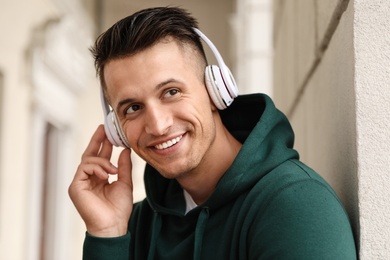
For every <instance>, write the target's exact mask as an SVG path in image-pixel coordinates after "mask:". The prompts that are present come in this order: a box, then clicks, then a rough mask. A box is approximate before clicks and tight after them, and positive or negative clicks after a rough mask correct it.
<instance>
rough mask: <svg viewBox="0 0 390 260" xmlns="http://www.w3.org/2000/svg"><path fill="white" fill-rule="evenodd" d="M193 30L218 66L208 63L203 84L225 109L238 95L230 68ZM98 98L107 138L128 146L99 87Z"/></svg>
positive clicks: (216, 101) (203, 38)
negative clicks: (205, 45) (211, 53)
mask: <svg viewBox="0 0 390 260" xmlns="http://www.w3.org/2000/svg"><path fill="white" fill-rule="evenodd" d="M193 29H194V31H195V32H196V33H197V34H198V35H199V36H200V37H201V38H202V40H203V41H204V42H206V43H207V45H208V46H209V48H210V49H211V51H212V52H213V54H214V56H215V58H216V59H217V62H218V66H216V65H208V66H207V67H206V70H205V84H206V88H207V91H208V93H209V95H210V98H211V100H212V101H213V103H214V105H215V106H216V107H217V108H218V109H219V110H223V109H226V108H227V107H228V106H230V105H231V104H232V103H233V100H234V98H236V97H237V96H238V88H237V84H236V81H235V80H234V77H233V75H232V73H231V72H230V69H229V68H228V67H227V66H226V64H225V62H224V61H223V59H222V56H221V54H220V53H219V52H218V50H217V48H216V47H215V45H214V44H213V43H212V42H211V41H210V40H209V39H208V38H207V37H206V35H204V34H203V33H202V32H201V31H200V30H199V29H197V28H193ZM100 99H101V103H102V107H103V113H104V129H105V132H106V135H107V138H108V140H109V141H110V142H111V143H112V144H113V145H114V146H117V147H119V146H121V147H127V148H130V145H129V143H128V142H127V139H126V135H125V134H124V133H123V131H122V127H121V126H120V124H119V120H118V118H117V115H116V113H115V112H114V110H113V109H111V108H110V106H109V104H108V102H107V101H106V99H105V98H104V93H103V89H102V88H100Z"/></svg>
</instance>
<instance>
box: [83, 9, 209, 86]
mask: <svg viewBox="0 0 390 260" xmlns="http://www.w3.org/2000/svg"><path fill="white" fill-rule="evenodd" d="M194 27H195V28H197V27H198V22H197V21H196V19H195V18H194V17H192V16H191V14H190V13H188V12H187V11H186V10H184V9H181V8H178V7H154V8H148V9H144V10H141V11H138V12H136V13H134V14H132V15H130V16H128V17H126V18H123V19H122V20H120V21H118V22H117V23H115V24H114V25H113V26H112V27H111V28H109V29H108V30H107V31H106V32H104V33H103V34H101V35H100V36H99V37H98V38H97V40H96V42H95V45H94V46H93V47H92V48H91V49H90V51H91V53H92V55H93V57H94V59H95V68H96V73H97V75H98V76H99V79H100V83H101V85H102V87H103V90H104V91H105V90H106V85H105V81H104V66H105V65H106V64H107V62H109V61H111V60H114V59H120V58H124V57H128V56H131V55H134V54H136V53H138V52H140V51H142V50H145V49H146V48H149V47H152V46H153V45H154V44H156V43H158V42H159V41H161V40H163V39H164V38H166V37H168V36H170V37H172V38H173V39H174V40H176V41H177V42H178V43H179V44H180V45H182V46H184V45H185V44H187V45H189V46H191V47H193V48H194V49H195V50H197V52H198V53H199V54H200V56H201V58H202V59H203V61H204V63H205V64H206V55H205V53H204V50H203V47H202V43H201V41H200V38H199V36H198V35H197V34H196V32H195V31H194V30H193V28H194Z"/></svg>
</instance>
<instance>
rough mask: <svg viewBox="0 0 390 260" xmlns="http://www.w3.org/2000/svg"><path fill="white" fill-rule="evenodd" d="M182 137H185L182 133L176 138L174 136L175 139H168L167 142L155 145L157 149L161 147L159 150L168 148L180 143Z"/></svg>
mask: <svg viewBox="0 0 390 260" xmlns="http://www.w3.org/2000/svg"><path fill="white" fill-rule="evenodd" d="M182 137H183V136H182V135H181V136H179V137H176V138H174V139H172V140H169V141H167V142H165V143H162V144H158V145H156V146H154V147H155V148H156V149H159V150H162V149H167V148H169V147H171V146H172V145H174V144H176V143H178V142H179V141H180V140H181V138H182Z"/></svg>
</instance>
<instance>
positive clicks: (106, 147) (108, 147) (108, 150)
mask: <svg viewBox="0 0 390 260" xmlns="http://www.w3.org/2000/svg"><path fill="white" fill-rule="evenodd" d="M112 149H113V145H112V144H111V143H110V141H109V140H108V139H107V138H105V139H104V141H103V145H102V148H101V150H100V152H99V157H103V158H106V159H107V160H110V158H111V155H112Z"/></svg>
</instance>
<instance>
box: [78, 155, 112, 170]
mask: <svg viewBox="0 0 390 260" xmlns="http://www.w3.org/2000/svg"><path fill="white" fill-rule="evenodd" d="M84 164H96V165H99V166H100V167H102V168H103V169H104V170H105V171H107V173H109V174H117V173H118V169H117V167H115V165H113V164H112V163H111V162H110V161H109V160H108V159H106V158H101V157H85V158H84V159H83V161H82V163H81V164H80V165H84Z"/></svg>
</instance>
